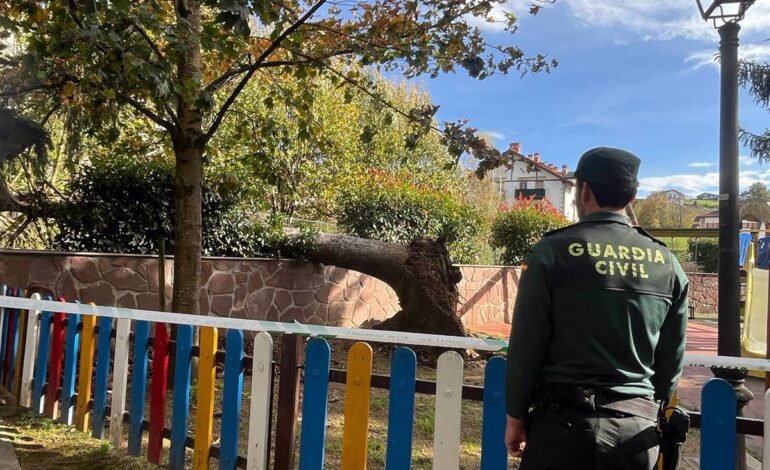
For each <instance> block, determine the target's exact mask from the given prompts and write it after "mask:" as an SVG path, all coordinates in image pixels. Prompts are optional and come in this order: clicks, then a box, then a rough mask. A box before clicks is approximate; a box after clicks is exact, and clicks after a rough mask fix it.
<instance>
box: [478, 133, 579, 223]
mask: <svg viewBox="0 0 770 470" xmlns="http://www.w3.org/2000/svg"><path fill="white" fill-rule="evenodd" d="M503 155H504V156H505V157H507V163H506V165H505V166H503V167H500V168H497V169H495V170H494V171H493V172H492V180H493V181H494V182H495V183H496V185H497V188H498V191H499V192H500V194H501V195H502V196H503V198H504V199H505V201H506V202H507V203H509V204H511V203H513V202H514V201H515V200H516V199H518V198H519V196H520V195H521V196H524V197H534V198H535V199H547V200H548V201H549V202H550V203H551V204H552V205H553V206H554V207H556V208H557V209H558V210H559V211H560V212H561V213H562V214H564V216H565V217H566V218H567V219H569V220H571V221H573V222H574V221H577V220H578V214H577V204H576V197H577V187H576V185H575V176H574V175H573V174H572V173H571V172H570V171H569V168H568V167H567V165H562V166H561V168H559V167H557V166H556V165H551V164H548V163H546V162H543V161H542V160H541V159H540V154H539V153H535V154H533V155H530V156H525V155H522V154H521V146H520V145H519V143H518V142H516V143H513V144H511V146H510V148H509V149H508V150H507V151H505V152H503Z"/></svg>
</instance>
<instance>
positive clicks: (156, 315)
mask: <svg viewBox="0 0 770 470" xmlns="http://www.w3.org/2000/svg"><path fill="white" fill-rule="evenodd" d="M0 307H2V308H18V309H22V310H40V311H47V312H61V313H68V314H75V313H77V314H86V315H95V316H98V317H111V318H128V319H130V320H144V321H151V322H165V323H174V324H178V325H195V326H213V327H216V328H225V329H237V330H243V331H257V332H259V331H266V332H268V333H280V334H296V335H301V336H322V337H325V338H336V339H348V340H357V341H373V342H379V343H395V344H408V345H413V346H432V347H439V348H452V349H475V350H479V351H491V352H503V351H506V350H507V349H508V343H507V342H505V341H503V340H499V339H487V338H462V337H457V336H442V335H430V334H423V333H406V332H400V331H383V330H367V329H361V328H345V327H339V326H323V325H308V324H302V323H299V322H297V321H295V322H294V323H286V322H276V321H266V320H248V319H241V318H225V317H210V316H203V315H190V314H186V313H172V312H160V311H156V310H139V309H133V308H123V307H103V306H99V305H86V304H80V303H70V302H56V301H52V300H42V299H41V300H38V299H28V298H23V297H8V296H0ZM684 365H686V366H694V367H719V368H723V369H737V370H753V371H761V372H770V360H768V359H756V358H742V357H727V356H705V355H702V354H685V355H684Z"/></svg>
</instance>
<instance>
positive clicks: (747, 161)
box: [738, 156, 757, 166]
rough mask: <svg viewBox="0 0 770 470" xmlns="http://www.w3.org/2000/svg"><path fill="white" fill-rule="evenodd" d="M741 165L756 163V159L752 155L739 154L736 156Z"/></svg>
mask: <svg viewBox="0 0 770 470" xmlns="http://www.w3.org/2000/svg"><path fill="white" fill-rule="evenodd" d="M738 160H739V162H740V165H741V166H749V165H753V164H755V163H757V159H756V158H754V157H747V156H741V157H738Z"/></svg>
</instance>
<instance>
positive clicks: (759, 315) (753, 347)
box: [741, 245, 768, 377]
mask: <svg viewBox="0 0 770 470" xmlns="http://www.w3.org/2000/svg"><path fill="white" fill-rule="evenodd" d="M748 251H749V254H748V256H747V260H746V264H745V266H744V268H745V269H746V272H747V279H746V303H745V306H744V316H743V321H744V325H743V333H742V335H741V355H742V356H743V357H753V358H764V357H765V350H766V348H767V301H768V289H767V281H768V279H767V278H768V271H767V270H766V269H758V268H756V267H755V264H754V262H755V259H754V249H753V245H752V246H751V247H750V248H749V250H748ZM751 375H752V376H755V377H764V374H762V373H759V372H751Z"/></svg>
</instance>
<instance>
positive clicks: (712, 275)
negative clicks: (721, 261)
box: [685, 272, 719, 277]
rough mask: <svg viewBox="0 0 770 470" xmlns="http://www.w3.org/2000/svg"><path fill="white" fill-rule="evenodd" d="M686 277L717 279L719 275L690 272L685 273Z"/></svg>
mask: <svg viewBox="0 0 770 470" xmlns="http://www.w3.org/2000/svg"><path fill="white" fill-rule="evenodd" d="M685 274H686V275H687V276H701V277H719V274H717V273H692V272H685Z"/></svg>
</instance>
